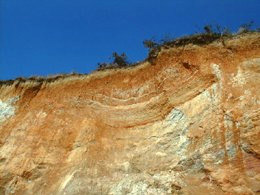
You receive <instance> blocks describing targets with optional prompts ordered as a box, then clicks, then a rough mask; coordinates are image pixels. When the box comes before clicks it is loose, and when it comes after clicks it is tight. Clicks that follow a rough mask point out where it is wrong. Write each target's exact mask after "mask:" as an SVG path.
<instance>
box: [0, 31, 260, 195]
mask: <svg viewBox="0 0 260 195" xmlns="http://www.w3.org/2000/svg"><path fill="white" fill-rule="evenodd" d="M259 86H260V33H249V34H244V35H238V36H235V37H232V38H230V39H227V40H225V44H224V45H223V42H222V41H220V40H216V41H214V42H212V43H209V44H206V45H201V46H199V45H194V44H187V45H184V46H176V47H169V48H162V49H161V51H160V52H159V53H158V55H157V56H156V58H155V59H154V60H153V63H152V64H151V63H150V62H148V61H145V62H143V63H142V64H140V65H139V66H136V67H132V68H127V69H115V70H113V69H112V70H105V71H99V72H95V73H93V74H90V75H81V76H78V75H72V76H68V77H62V78H56V79H51V80H47V79H46V80H44V79H42V80H23V81H21V80H15V81H12V82H1V84H0V132H1V133H0V194H32V195H36V194H48V195H49V194H55V195H56V194H69V195H71V194H114V195H119V194H140V195H141V194H216V195H221V194H260V99H259V98H260V90H259Z"/></svg>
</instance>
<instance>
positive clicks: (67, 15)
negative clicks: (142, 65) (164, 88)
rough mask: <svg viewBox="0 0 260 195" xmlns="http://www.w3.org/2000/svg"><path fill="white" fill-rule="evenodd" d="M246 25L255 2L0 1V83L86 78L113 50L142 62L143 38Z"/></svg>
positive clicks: (259, 17) (254, 15)
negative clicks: (52, 77)
mask: <svg viewBox="0 0 260 195" xmlns="http://www.w3.org/2000/svg"><path fill="white" fill-rule="evenodd" d="M250 20H254V22H255V26H258V27H259V26H260V25H259V24H260V0H0V79H13V78H15V77H19V76H25V77H28V76H32V75H50V74H56V73H69V72H72V71H76V72H80V73H89V72H91V71H92V70H94V69H95V68H96V66H97V63H98V62H104V61H107V60H108V58H109V56H110V55H111V53H112V52H113V51H117V52H119V53H120V52H126V54H127V55H128V57H129V59H130V60H131V61H137V60H139V61H141V60H143V59H144V58H145V57H146V55H147V50H146V49H145V48H144V47H143V45H142V41H143V40H144V39H148V38H151V37H155V38H157V39H160V38H162V37H163V36H164V35H166V34H170V35H172V36H174V37H177V36H181V35H187V34H191V33H194V32H196V31H198V30H199V28H201V27H203V26H204V25H205V24H208V23H210V24H213V25H214V24H220V25H222V26H228V27H229V28H231V29H232V30H236V29H237V28H238V26H239V25H240V24H242V23H246V22H249V21H250Z"/></svg>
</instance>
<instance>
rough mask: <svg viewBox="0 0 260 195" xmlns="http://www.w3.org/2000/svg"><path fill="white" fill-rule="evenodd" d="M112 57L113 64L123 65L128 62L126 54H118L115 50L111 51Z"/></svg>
mask: <svg viewBox="0 0 260 195" xmlns="http://www.w3.org/2000/svg"><path fill="white" fill-rule="evenodd" d="M112 58H113V64H115V65H117V66H119V67H125V66H127V65H129V64H130V63H129V62H128V61H127V56H126V54H125V53H122V54H121V55H119V54H118V53H117V52H113V53H112Z"/></svg>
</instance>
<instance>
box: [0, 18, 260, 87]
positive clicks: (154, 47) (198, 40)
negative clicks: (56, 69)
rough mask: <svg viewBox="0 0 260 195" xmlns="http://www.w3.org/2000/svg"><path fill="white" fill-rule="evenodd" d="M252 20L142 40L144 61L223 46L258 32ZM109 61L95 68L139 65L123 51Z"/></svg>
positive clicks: (41, 79) (49, 79) (50, 78)
mask: <svg viewBox="0 0 260 195" xmlns="http://www.w3.org/2000/svg"><path fill="white" fill-rule="evenodd" d="M252 25H253V22H249V23H246V24H243V25H241V26H240V28H239V30H238V32H237V33H231V31H230V30H229V29H228V28H223V27H221V26H216V27H212V26H211V25H206V26H204V28H203V32H200V33H195V34H193V35H189V36H184V37H180V38H169V37H165V38H163V39H161V40H160V41H156V40H154V39H147V40H144V41H143V45H144V47H145V48H147V49H148V57H147V58H146V59H145V60H144V61H149V62H150V63H151V64H153V61H154V60H155V59H156V57H157V55H158V54H159V53H160V51H161V50H162V49H168V48H172V47H183V46H185V45H188V44H193V45H207V44H210V43H212V42H214V41H221V43H222V44H223V46H224V47H225V40H226V39H228V38H232V37H235V36H237V35H241V34H247V33H253V32H258V33H259V32H260V28H257V29H252ZM110 59H112V61H111V62H103V63H98V67H97V70H98V71H102V70H106V69H118V68H128V67H131V66H136V65H139V64H140V62H139V63H131V62H130V61H129V60H128V57H127V55H126V54H125V53H122V54H118V53H117V52H113V53H112V56H111V58H110ZM84 75H85V74H78V73H74V72H73V73H71V74H58V75H54V76H48V77H39V76H32V77H29V78H23V77H19V78H16V79H15V80H5V81H1V80H0V86H1V85H12V84H13V83H14V82H15V81H17V82H18V83H23V82H26V81H34V82H39V83H42V82H54V81H56V80H58V79H62V78H66V77H71V76H84Z"/></svg>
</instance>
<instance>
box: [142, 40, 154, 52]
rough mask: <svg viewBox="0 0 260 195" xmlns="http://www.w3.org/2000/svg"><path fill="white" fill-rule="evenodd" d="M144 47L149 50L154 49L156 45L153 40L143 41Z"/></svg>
mask: <svg viewBox="0 0 260 195" xmlns="http://www.w3.org/2000/svg"><path fill="white" fill-rule="evenodd" d="M143 44H144V47H145V48H148V49H149V50H151V49H153V48H155V47H157V46H158V43H156V42H155V41H154V40H148V39H147V40H144V41H143Z"/></svg>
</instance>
